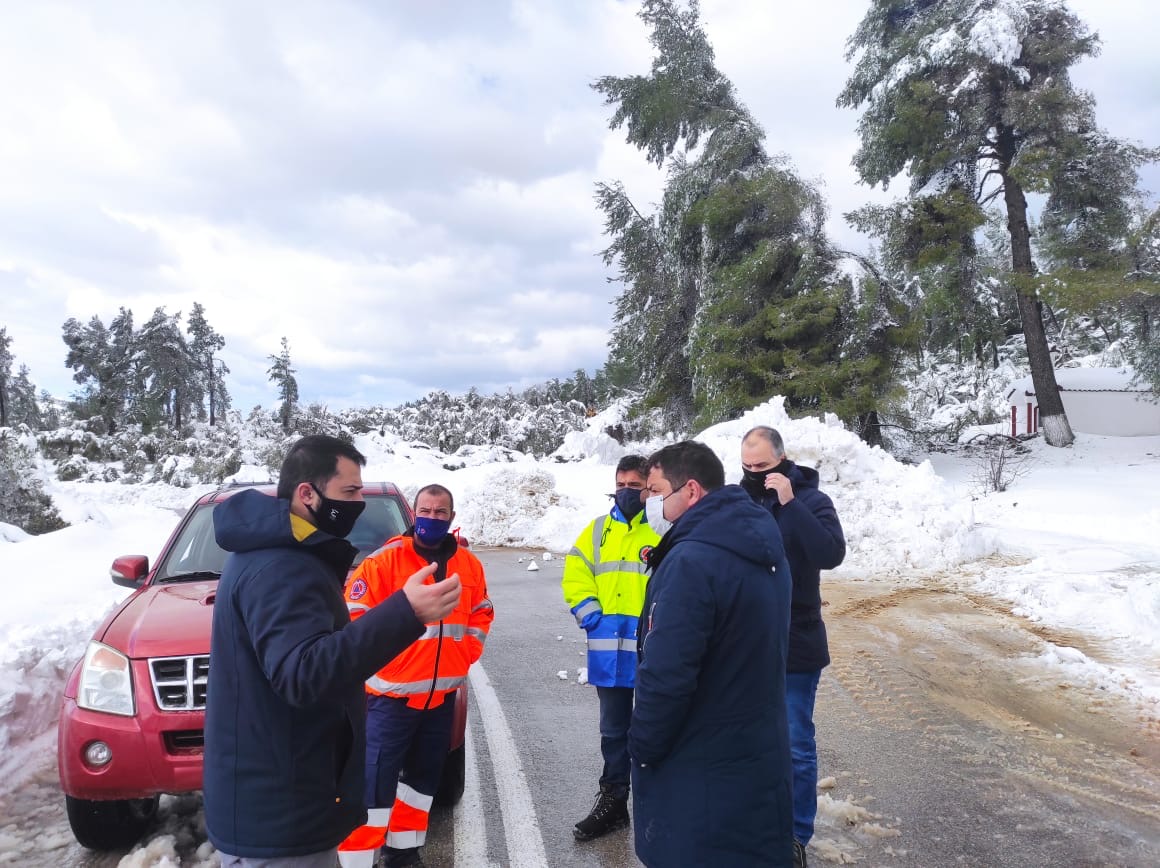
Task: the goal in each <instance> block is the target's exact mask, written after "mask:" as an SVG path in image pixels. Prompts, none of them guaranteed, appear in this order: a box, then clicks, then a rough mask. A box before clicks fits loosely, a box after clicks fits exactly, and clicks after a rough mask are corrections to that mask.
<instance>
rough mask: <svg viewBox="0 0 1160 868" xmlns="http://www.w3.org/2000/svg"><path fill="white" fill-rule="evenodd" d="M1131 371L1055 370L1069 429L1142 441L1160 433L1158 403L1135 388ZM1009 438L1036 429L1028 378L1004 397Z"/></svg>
mask: <svg viewBox="0 0 1160 868" xmlns="http://www.w3.org/2000/svg"><path fill="white" fill-rule="evenodd" d="M1134 376H1135V374H1134V372H1133V371H1132V369H1131V368H1059V369H1057V370H1056V372H1055V380H1056V383H1057V384H1058V385H1059V392H1060V395H1061V397H1062V398H1063V409H1064V411H1065V412H1066V413H1067V421H1068V422H1070V423H1071V430H1072V431H1078V432H1081V433H1084V434H1112V435H1116V436H1119V437H1142V436H1147V435H1152V434H1160V399H1158V398H1157V396H1156V395H1154V394H1153V393H1152V390H1151V387H1150V386H1149V385H1148V384H1147V383H1143V382H1140V383H1136V384H1134V385H1133V383H1132V378H1133V377H1134ZM1007 403H1008V405H1009V406H1010V411H1011V412H1010V415H1011V436H1012V437H1016V436H1018V435H1020V434H1034V433H1035V432H1037V431H1038V430H1039V402H1038V401H1037V400H1036V398H1035V386H1034V385H1033V384H1032V382H1031V377H1024V378H1023V379H1021V380H1016V381H1015V382H1014V383H1012V384H1011V391H1010V392H1008V393H1007Z"/></svg>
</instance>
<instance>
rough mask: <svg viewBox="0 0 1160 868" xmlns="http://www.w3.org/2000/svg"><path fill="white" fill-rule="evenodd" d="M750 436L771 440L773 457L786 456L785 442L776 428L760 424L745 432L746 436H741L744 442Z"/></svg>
mask: <svg viewBox="0 0 1160 868" xmlns="http://www.w3.org/2000/svg"><path fill="white" fill-rule="evenodd" d="M750 437H761V438H762V439H764V440H768V441H769V445H770V446H772V447H773V457H774V458H782V457H784V456H785V442H784V441H783V440H782V439H781V434H779V433H778V430H777V429H776V428H770V427H769V426H768V425H758V426H757V427H756V428H750V429H749V430H748V431H746V432H745V436H744V437H742V438H741V442H742V443H744V442H745V441H746V440H748V439H749V438H750Z"/></svg>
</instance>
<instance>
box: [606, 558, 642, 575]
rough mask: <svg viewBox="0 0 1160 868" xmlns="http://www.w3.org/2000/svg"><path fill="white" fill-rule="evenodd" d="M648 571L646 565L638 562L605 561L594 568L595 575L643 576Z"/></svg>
mask: <svg viewBox="0 0 1160 868" xmlns="http://www.w3.org/2000/svg"><path fill="white" fill-rule="evenodd" d="M647 570H648V564H643V563H641V562H640V561H606V562H604V563H602V564H598V565H597V567H596V575H598V576H599V575H601V574H602V573H640V574H641V575H643V574H644V573H645V572H646V571H647Z"/></svg>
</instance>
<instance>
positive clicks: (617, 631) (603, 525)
mask: <svg viewBox="0 0 1160 868" xmlns="http://www.w3.org/2000/svg"><path fill="white" fill-rule="evenodd" d="M647 475H648V464H647V461H646V459H645V458H644V457H643V456H641V455H626V456H625V457H624V458H622V459H620V462H619V463H618V464H617V465H616V494H615V495H613V497H614V499H615V501H616V502H615V504H614V505H613V507H612V509H611V511H610V512H609V513H608V514H607V515H601V516H598V517H597V518H595V519H594V520H593V521H591V522H590V523H589V524H588V526H587V527H586V528H585V529H584V531H583V533H581V534H580V537H579V538H578V539H577V540H576V544H575V545H574V546H573V547H572V551H571V552H569V554H568V557H567V558H566V559H565V561H564V581H563V587H564V601H565V602H566V603H567V604H568V607H569V608H570V609H571V610H572V614H573V615H574V616H575V618H576V623H577V624H578V625H579V626H580V627H581V629H583V630H585V631H586V632H587V633H588V683H589V684H592V685H594V686H595V687H596V692H597V694H598V695H599V697H600V752H601V753H602V754H603V756H604V772H603V774H601V776H600V794H599V795H598V796H597V797H596V803H595V804H594V805H593V806H592V811H591V812H590V813H589V814H588V816H587V817H585V818H584V819H583V820H581V821H580V822H579V823H577V824H576V827H575V829H573V830H572V834H573V835H574V836H575V837H576V840H578V841H588V840H591V839H592V838H598V837H600V836H601V835H605V834H607V833H608V832H611V831H613V830H614V829H621V828H624V827H625V826H627V825H628V780H629V759H628V724H629V721H630V720H631V719H632V690H633V687H634V686H635V684H636V635H637V623H638V621H639V620H640V613H641V608H642V607H643V606H644V591H645V583H646V582H647V581H648V577H647V576H646V575H645V569H646V566H647V560H648V553H649V551H650V550H651V549H652V547H653V546H654V545H656V544H657V542H658V540H659V537H658V536H657V534H656V532H655V531H653V530H652V528H650V527H649V526H648V523H647V521H646V520H645V515H644V502H643V501H642V500H641V497H640V495H641V492H642V490H643V489H644V483H645V478H646V477H647Z"/></svg>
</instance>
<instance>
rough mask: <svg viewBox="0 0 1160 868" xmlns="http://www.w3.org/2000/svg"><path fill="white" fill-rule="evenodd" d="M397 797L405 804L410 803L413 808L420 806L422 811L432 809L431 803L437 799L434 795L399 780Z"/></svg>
mask: <svg viewBox="0 0 1160 868" xmlns="http://www.w3.org/2000/svg"><path fill="white" fill-rule="evenodd" d="M395 798H396V799H398V800H399V801H400V802H402V803H403V804H404V805H410V806H411V807H412V808H418V809H419V810H420V811H428V812H429V811H430V810H431V803H432V802H433V801H434V800H435V797H434V796H427V795H424V794H423V793H421V792H419V791H418V790H416V789H415V788H413V787H409V786H407V785H406V784H405V783H403V782H402V781H399V788H398V790H396V791H395Z"/></svg>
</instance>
